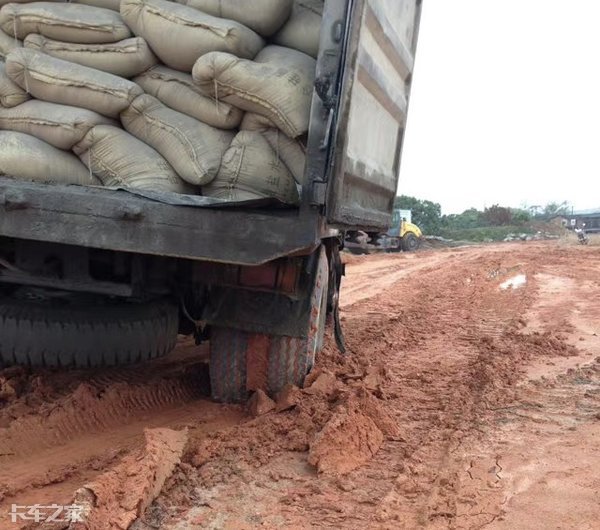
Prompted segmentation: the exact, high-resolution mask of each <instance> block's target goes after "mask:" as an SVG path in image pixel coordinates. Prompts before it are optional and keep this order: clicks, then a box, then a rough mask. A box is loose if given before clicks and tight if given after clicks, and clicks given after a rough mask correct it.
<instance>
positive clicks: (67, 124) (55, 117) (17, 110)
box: [0, 99, 115, 150]
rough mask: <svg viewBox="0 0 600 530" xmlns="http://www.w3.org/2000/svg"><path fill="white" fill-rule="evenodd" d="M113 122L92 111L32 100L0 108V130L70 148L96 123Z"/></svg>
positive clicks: (111, 123)
mask: <svg viewBox="0 0 600 530" xmlns="http://www.w3.org/2000/svg"><path fill="white" fill-rule="evenodd" d="M100 124H104V125H114V124H115V122H114V120H111V119H110V118H107V117H105V116H102V115H100V114H98V113H96V112H94V111H92V110H88V109H82V108H79V107H71V106H69V105H59V104H57V103H48V102H47V101H39V100H35V99H34V100H31V101H27V102H26V103H23V104H22V105H19V106H18V107H14V108H12V109H0V129H5V130H10V131H19V132H23V133H27V134H30V135H32V136H35V137H37V138H39V139H40V140H44V142H47V143H49V144H50V145H53V146H54V147H58V148H59V149H66V150H70V149H71V148H72V147H73V146H74V145H75V144H76V143H78V142H80V141H81V140H82V139H83V137H84V136H85V135H86V134H87V133H88V131H89V130H90V129H91V128H92V127H94V126H95V125H100Z"/></svg>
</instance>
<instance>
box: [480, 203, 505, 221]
mask: <svg viewBox="0 0 600 530" xmlns="http://www.w3.org/2000/svg"><path fill="white" fill-rule="evenodd" d="M481 218H482V220H483V221H484V222H485V224H486V225H488V226H508V225H509V224H511V223H512V211H511V210H510V208H505V207H504V206H500V205H498V204H494V205H493V206H490V207H489V208H486V209H485V210H484V211H483V214H482V215H481Z"/></svg>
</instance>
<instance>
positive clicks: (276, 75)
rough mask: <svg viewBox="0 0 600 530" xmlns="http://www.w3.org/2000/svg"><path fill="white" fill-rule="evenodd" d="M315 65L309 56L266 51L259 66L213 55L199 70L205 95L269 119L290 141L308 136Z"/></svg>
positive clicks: (196, 69) (277, 49)
mask: <svg viewBox="0 0 600 530" xmlns="http://www.w3.org/2000/svg"><path fill="white" fill-rule="evenodd" d="M315 67H316V62H315V60H314V59H313V58H312V57H309V56H308V55H306V54H305V53H302V52H299V51H296V50H292V49H290V48H284V47H282V46H267V47H266V48H265V49H263V50H262V51H261V52H260V53H259V54H258V55H257V56H256V59H255V60H254V61H250V60H245V59H240V58H238V57H235V56H234V55H231V54H228V53H221V52H213V53H208V54H206V55H203V56H202V57H200V59H198V61H197V62H196V64H195V65H194V70H193V72H192V77H193V78H194V81H195V82H196V84H197V85H198V86H199V87H200V89H201V90H202V92H203V93H204V94H206V95H207V96H212V97H214V98H215V99H218V100H219V101H225V102H226V103H229V104H231V105H234V106H236V107H239V108H241V109H244V110H245V111H248V112H253V113H256V114H260V115H261V116H265V117H266V118H268V119H269V120H270V121H272V122H273V123H274V124H275V125H276V126H277V127H278V128H279V129H281V130H282V131H283V132H284V133H285V134H287V135H288V136H290V137H291V138H296V137H298V136H301V135H302V134H304V133H306V132H307V131H308V122H309V120H310V104H311V100H312V91H313V85H314V81H315Z"/></svg>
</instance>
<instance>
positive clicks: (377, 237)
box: [345, 208, 423, 254]
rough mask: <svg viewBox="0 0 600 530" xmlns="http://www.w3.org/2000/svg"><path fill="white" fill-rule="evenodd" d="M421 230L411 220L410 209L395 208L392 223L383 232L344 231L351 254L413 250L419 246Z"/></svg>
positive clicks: (421, 237)
mask: <svg viewBox="0 0 600 530" xmlns="http://www.w3.org/2000/svg"><path fill="white" fill-rule="evenodd" d="M422 240H423V232H422V231H421V229H420V228H419V227H418V226H417V225H416V224H414V223H413V222H412V212H411V211H410V210H401V209H399V208H397V209H395V210H394V212H393V214H392V225H391V226H390V228H389V230H388V231H387V232H385V233H379V232H378V233H375V234H367V233H366V232H363V231H362V230H359V231H354V230H351V231H348V232H346V243H345V246H346V248H347V249H348V250H349V251H350V252H352V253H353V254H370V253H373V252H400V251H404V252H414V251H415V250H417V249H418V248H419V247H420V246H421V242H422Z"/></svg>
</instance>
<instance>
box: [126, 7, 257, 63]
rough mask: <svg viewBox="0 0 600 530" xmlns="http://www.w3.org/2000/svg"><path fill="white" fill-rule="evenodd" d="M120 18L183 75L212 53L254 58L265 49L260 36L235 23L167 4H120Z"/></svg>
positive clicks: (191, 9) (164, 60) (165, 61)
mask: <svg viewBox="0 0 600 530" xmlns="http://www.w3.org/2000/svg"><path fill="white" fill-rule="evenodd" d="M121 15H122V16H123V18H124V19H125V22H127V24H128V25H129V27H130V28H131V29H132V31H133V32H134V33H135V34H136V35H137V36H138V37H144V39H146V41H147V42H148V44H149V45H150V47H151V48H152V50H154V53H156V55H158V57H159V58H160V59H161V61H162V62H163V63H165V64H166V65H167V66H170V67H171V68H175V69H176V70H181V71H183V72H191V70H192V67H193V66H194V62H196V60H197V59H198V57H200V56H201V55H204V54H205V53H208V52H211V51H225V52H229V53H233V54H235V55H237V56H239V57H245V58H253V57H254V56H256V54H257V53H258V52H259V50H260V49H261V48H262V47H263V46H264V41H263V40H262V38H261V37H260V36H259V35H257V34H256V33H254V32H253V31H252V30H251V29H249V28H247V27H245V26H242V25H241V24H239V23H238V22H234V21H233V20H226V19H223V18H216V17H213V16H210V15H207V14H205V13H202V12H201V11H198V10H197V9H194V8H192V7H187V6H184V5H180V4H176V3H173V2H169V1H167V0H123V1H122V2H121Z"/></svg>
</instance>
